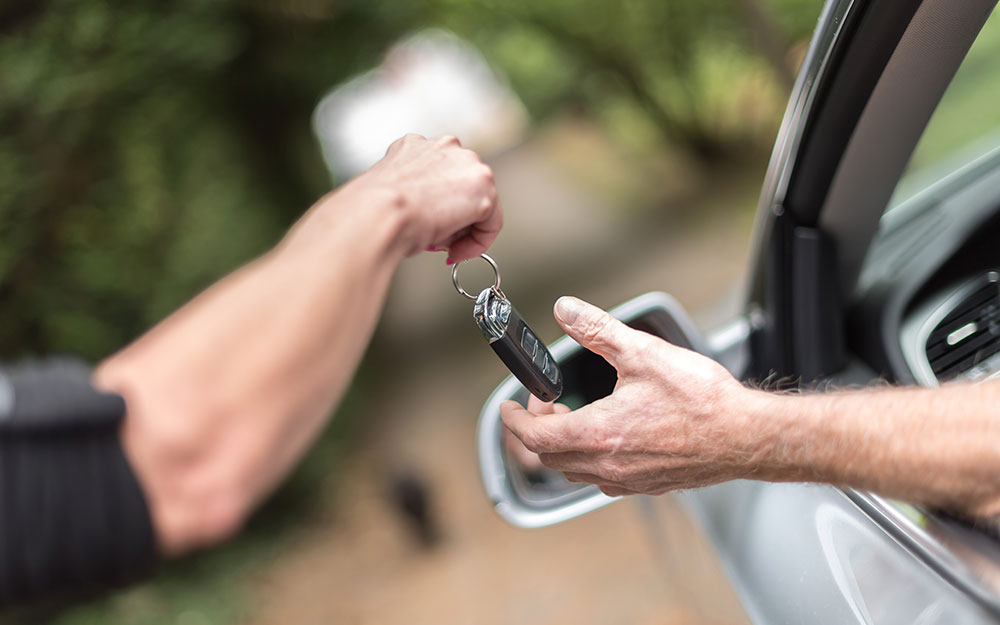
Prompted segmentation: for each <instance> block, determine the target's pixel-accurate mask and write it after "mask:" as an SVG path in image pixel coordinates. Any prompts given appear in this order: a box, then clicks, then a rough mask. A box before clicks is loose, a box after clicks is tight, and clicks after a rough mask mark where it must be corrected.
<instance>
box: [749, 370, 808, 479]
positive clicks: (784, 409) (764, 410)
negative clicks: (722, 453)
mask: <svg viewBox="0 0 1000 625" xmlns="http://www.w3.org/2000/svg"><path fill="white" fill-rule="evenodd" d="M801 399H802V398H801V397H799V396H796V395H789V394H784V393H776V392H772V391H764V390H760V389H752V388H746V387H743V394H742V395H741V396H740V398H739V404H738V405H739V406H740V409H741V410H742V411H743V412H744V413H745V415H746V416H747V419H746V421H745V422H744V424H743V426H744V432H745V433H746V436H747V437H748V438H749V440H748V441H747V443H746V447H747V449H748V450H749V454H748V456H749V457H750V458H752V466H751V467H750V471H751V473H752V474H751V475H750V476H749V477H752V478H753V479H760V480H764V481H768V482H794V481H802V480H814V479H816V475H815V472H816V468H815V467H814V466H812V467H811V466H810V463H809V462H808V459H807V458H805V457H804V452H805V451H806V448H805V447H804V446H803V444H802V442H803V441H809V440H810V436H811V434H810V433H809V430H810V426H809V423H808V416H807V415H805V414H799V411H797V410H796V409H795V404H796V402H797V401H800V400H801ZM813 444H815V441H813Z"/></svg>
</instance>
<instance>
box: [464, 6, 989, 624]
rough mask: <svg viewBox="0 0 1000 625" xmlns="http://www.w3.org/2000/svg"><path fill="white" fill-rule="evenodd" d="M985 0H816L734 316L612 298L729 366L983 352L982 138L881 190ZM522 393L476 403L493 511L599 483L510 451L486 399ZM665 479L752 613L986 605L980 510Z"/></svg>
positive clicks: (568, 358)
mask: <svg viewBox="0 0 1000 625" xmlns="http://www.w3.org/2000/svg"><path fill="white" fill-rule="evenodd" d="M995 6H996V2H995V0H963V1H956V0H868V1H864V0H830V1H829V2H828V3H827V5H826V7H825V9H824V12H823V14H822V16H821V18H820V20H819V23H818V26H817V29H816V31H815V34H814V37H813V40H812V43H811V46H810V49H809V52H808V55H807V57H806V59H805V62H804V64H803V67H802V70H801V72H800V75H799V77H798V81H797V83H796V86H795V89H794V91H793V94H792V97H791V99H790V102H789V105H788V109H787V111H786V115H785V119H784V121H783V123H782V126H781V130H780V131H779V135H778V138H777V141H776V144H775V148H774V153H773V156H772V160H771V164H770V166H769V169H768V173H767V176H766V179H765V181H764V186H763V190H762V194H761V201H760V204H759V208H758V215H757V220H756V224H755V233H754V237H755V244H754V252H753V257H752V259H751V260H750V268H749V273H748V284H747V292H746V293H747V294H746V306H745V309H744V313H743V315H742V316H740V317H739V318H737V319H735V320H733V322H732V323H731V324H729V325H727V326H726V327H725V328H723V329H721V330H720V331H718V332H715V333H711V334H709V335H707V336H702V335H701V334H700V333H699V331H698V330H697V328H696V327H695V326H694V324H693V323H692V322H691V320H690V319H688V318H687V316H686V314H685V313H684V312H683V310H682V309H681V308H680V307H679V306H678V305H677V303H676V302H674V301H673V300H671V299H670V298H669V297H668V296H665V295H663V294H651V295H646V296H643V297H640V298H637V299H636V300H633V301H631V302H628V303H626V304H624V305H623V306H622V307H619V308H618V309H617V310H616V311H615V313H616V314H617V315H618V316H620V317H621V318H623V319H625V320H626V321H629V322H630V323H632V324H633V325H635V326H636V327H640V328H642V329H645V330H647V331H650V332H652V333H654V334H658V335H660V336H662V337H664V338H666V339H667V340H671V341H673V342H677V343H680V344H683V345H685V346H687V347H690V348H692V349H696V350H698V351H702V352H703V353H706V354H709V355H711V356H713V357H715V358H716V359H718V360H719V361H720V362H722V363H723V364H725V365H726V366H727V367H728V368H729V369H730V370H731V371H733V372H734V374H736V375H737V376H739V377H741V378H742V379H744V380H761V379H763V378H772V379H775V378H776V379H787V380H794V381H795V383H796V384H799V385H802V386H812V385H830V384H834V385H843V384H869V383H872V382H875V381H880V380H888V381H890V382H896V383H916V382H919V383H922V384H937V383H939V382H941V381H944V380H946V379H951V378H954V377H966V378H974V379H982V378H985V377H989V376H990V375H993V374H994V373H995V372H996V371H998V370H1000V356H997V357H996V358H993V356H994V354H996V353H998V352H1000V320H998V319H994V318H993V316H991V315H994V312H992V311H994V310H996V311H1000V300H998V297H1000V291H997V289H996V285H997V284H998V282H1000V273H997V272H994V271H992V270H993V269H996V268H998V267H1000V251H998V250H1000V248H998V246H996V245H994V244H993V243H992V242H993V241H995V240H997V236H1000V218H998V217H997V216H998V214H1000V156H998V153H997V152H996V151H992V152H991V151H989V150H988V149H987V150H986V152H985V153H984V154H979V155H977V156H975V157H966V158H964V159H960V161H961V162H960V163H959V166H958V167H957V168H953V169H951V170H949V171H948V173H947V174H946V175H942V176H939V179H937V180H935V181H934V182H933V183H932V184H930V185H928V186H926V187H924V188H922V189H921V190H920V191H919V192H917V193H916V194H913V195H912V196H911V197H907V198H906V200H905V201H901V200H900V197H901V194H902V192H901V189H902V188H903V186H905V185H900V180H901V179H902V178H904V173H906V172H907V165H908V163H909V162H910V161H911V157H912V155H913V153H914V150H915V148H916V146H917V145H918V142H919V141H920V139H921V137H922V136H923V135H924V133H925V129H927V127H928V124H929V123H931V121H932V116H933V115H934V113H935V110H936V109H937V108H938V105H939V102H941V100H942V97H943V96H945V94H946V92H947V90H948V89H949V85H950V84H951V83H952V80H953V78H954V76H955V75H956V72H958V71H959V69H960V67H962V65H963V61H964V60H965V59H966V57H967V53H968V52H969V50H970V47H972V46H973V44H974V43H975V42H976V41H977V37H979V36H980V33H981V31H983V27H984V24H986V23H987V20H988V19H989V18H990V16H991V15H996V12H995ZM996 21H998V20H997V19H994V20H993V22H994V23H995V22H996ZM991 32H992V31H991ZM997 78H998V79H1000V76H997ZM998 84H1000V81H998ZM998 109H1000V105H998ZM998 143H1000V142H998ZM995 145H996V144H994V147H995ZM904 195H905V194H904ZM894 198H895V199H894ZM889 207H892V210H889V211H888V212H887V210H886V209H887V208H889ZM994 306H995V307H994ZM997 314H1000V312H998V313H997ZM953 341H954V343H953ZM967 341H968V342H967ZM552 351H553V354H554V355H555V356H556V357H557V359H559V360H560V362H561V363H565V365H566V366H568V367H569V369H570V373H568V374H567V382H568V383H569V382H570V380H571V378H573V379H577V380H580V382H578V386H579V387H580V388H578V389H577V392H576V398H575V401H579V402H585V401H591V400H593V399H594V398H596V397H600V396H601V395H603V394H606V393H607V392H610V388H611V387H613V383H614V377H613V375H614V374H613V371H612V372H610V373H609V372H608V371H607V370H606V369H602V368H601V364H600V363H599V362H596V361H595V360H594V359H593V358H592V357H591V356H589V355H587V354H586V353H581V352H580V350H579V349H578V348H576V347H575V344H573V343H572V342H571V341H569V340H568V339H565V338H564V339H561V340H560V341H558V342H557V343H556V344H554V346H553V349H552ZM935 362H937V365H935V364H934V363H935ZM523 396H524V393H523V390H521V389H520V388H519V387H518V385H517V383H516V381H512V380H507V381H506V382H505V383H504V384H502V385H501V386H500V387H498V389H497V391H496V392H495V393H494V394H493V396H491V398H490V399H489V400H488V401H487V403H486V405H485V407H484V409H483V413H482V415H481V418H480V430H479V449H480V460H481V467H482V471H483V478H484V484H485V486H486V490H487V493H488V494H489V496H490V497H491V499H493V501H494V502H495V504H496V506H497V510H498V512H500V514H502V515H503V516H505V517H506V518H507V519H508V520H510V521H511V522H513V523H515V524H518V525H522V526H542V525H547V524H551V523H554V522H559V521H562V520H565V519H567V518H571V517H573V516H577V515H579V514H582V513H585V512H587V511H589V510H592V509H594V508H597V507H600V506H602V505H606V504H607V503H609V502H610V501H612V500H611V499H610V498H607V497H604V496H603V495H602V494H601V493H600V492H599V491H596V489H594V488H592V487H578V486H575V485H570V484H568V483H565V482H561V481H560V480H559V477H558V476H552V475H529V474H528V473H526V472H523V471H519V470H518V468H517V466H516V464H515V463H514V462H513V461H512V460H511V459H510V458H509V457H508V455H507V454H506V453H505V451H504V448H503V445H502V444H501V442H500V441H501V440H502V438H503V437H502V431H501V428H502V425H501V424H500V421H499V415H498V410H497V407H498V404H499V402H500V401H501V400H502V399H506V398H509V397H514V398H523ZM679 498H680V501H681V502H682V503H683V505H684V506H685V508H686V509H687V510H688V511H689V513H690V514H691V516H692V517H693V518H694V519H695V520H696V522H697V523H698V524H699V525H700V527H701V528H702V530H703V531H704V532H705V534H706V535H707V536H708V538H709V540H710V541H711V542H712V543H713V545H714V546H715V548H716V549H717V551H718V553H719V556H720V558H721V559H722V561H723V564H724V566H725V568H726V570H727V572H728V574H729V577H730V580H731V581H732V583H733V586H734V587H735V589H736V591H737V593H738V594H739V596H740V598H741V601H742V603H743V605H744V607H745V609H746V611H747V613H748V615H749V616H750V618H751V619H752V620H753V621H754V622H757V623H783V622H811V623H827V622H829V623H845V622H846V623H850V622H857V623H914V622H920V623H957V622H962V623H987V622H989V623H992V622H998V621H1000V549H998V548H997V543H996V542H995V541H993V540H992V539H990V538H989V537H988V536H986V534H985V533H984V532H983V531H981V528H978V529H977V528H971V527H969V526H968V525H967V524H963V523H962V522H959V521H955V520H951V519H946V518H942V517H940V516H939V515H935V514H933V513H931V512H928V511H925V510H921V509H919V508H916V507H912V506H907V505H905V504H902V503H899V502H893V501H889V500H886V499H884V498H881V497H878V496H875V495H872V494H869V493H862V492H856V491H851V490H841V489H837V488H834V487H828V486H808V485H801V484H766V483H761V482H748V481H739V482H732V483H728V484H723V485H719V486H714V487H710V488H704V489H699V490H697V491H691V492H687V493H684V494H682V495H680V496H679Z"/></svg>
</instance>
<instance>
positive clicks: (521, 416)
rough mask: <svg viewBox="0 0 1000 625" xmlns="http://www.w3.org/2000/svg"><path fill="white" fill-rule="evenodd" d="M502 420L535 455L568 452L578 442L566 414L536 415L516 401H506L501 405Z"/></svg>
mask: <svg viewBox="0 0 1000 625" xmlns="http://www.w3.org/2000/svg"><path fill="white" fill-rule="evenodd" d="M500 418H501V419H503V422H504V425H506V426H507V429H509V430H510V431H511V432H513V433H514V435H515V436H517V437H518V438H519V439H521V442H522V443H524V446H525V447H527V448H528V449H529V450H531V451H533V452H535V453H552V452H557V451H568V450H570V449H572V447H573V445H574V442H575V440H576V437H575V433H574V432H572V430H571V428H570V427H569V426H568V422H567V419H566V416H565V414H536V413H534V412H531V411H530V410H526V409H524V408H522V407H521V405H520V404H518V403H517V402H516V401H505V402H503V403H502V404H500Z"/></svg>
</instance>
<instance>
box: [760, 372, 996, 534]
mask: <svg viewBox="0 0 1000 625" xmlns="http://www.w3.org/2000/svg"><path fill="white" fill-rule="evenodd" d="M754 393H755V394H757V395H756V398H757V400H759V401H758V402H757V403H756V404H754V405H755V406H756V410H757V412H758V415H757V418H758V419H757V420H758V422H760V423H762V424H764V425H763V428H764V432H765V438H766V439H769V442H768V444H767V448H768V449H769V452H768V453H766V454H765V457H766V458H767V459H768V460H765V461H764V462H762V469H761V471H762V472H763V473H771V475H772V477H773V478H774V479H778V480H808V481H821V482H829V483H833V484H838V485H842V486H850V487H855V488H861V489H865V490H871V491H874V492H878V493H880V494H884V495H887V496H890V497H897V498H900V499H905V500H909V501H914V502H919V503H924V504H927V505H932V506H938V507H942V508H948V509H952V510H956V511H961V512H964V513H967V514H971V515H975V516H991V515H995V514H1000V409H998V406H1000V384H998V383H997V382H992V383H986V384H979V385H972V384H953V385H947V386H945V387H942V388H939V389H925V388H894V389H886V388H880V389H872V390H864V391H843V392H836V391H835V392H829V393H817V394H811V395H801V396H796V395H775V394H766V395H765V394H764V393H763V392H760V391H754Z"/></svg>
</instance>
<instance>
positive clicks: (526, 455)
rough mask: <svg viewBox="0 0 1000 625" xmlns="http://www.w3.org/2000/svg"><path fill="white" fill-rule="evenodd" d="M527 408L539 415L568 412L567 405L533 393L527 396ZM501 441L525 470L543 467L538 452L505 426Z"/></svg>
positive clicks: (510, 455)
mask: <svg viewBox="0 0 1000 625" xmlns="http://www.w3.org/2000/svg"><path fill="white" fill-rule="evenodd" d="M528 410H530V411H531V412H533V413H534V414H539V415H542V414H566V413H567V412H569V406H567V405H565V404H556V403H553V402H543V401H542V400H540V399H538V398H537V397H535V396H534V395H530V396H529V398H528ZM503 442H504V447H505V448H506V449H507V455H508V456H509V457H511V458H513V459H514V460H515V461H516V462H517V463H518V464H520V465H521V468H522V469H524V470H525V471H527V472H529V473H530V472H532V471H538V470H540V469H542V468H544V465H543V464H542V461H541V459H539V457H538V454H536V453H535V452H533V451H531V450H529V449H528V448H527V447H525V446H524V443H522V442H521V439H519V438H518V437H516V436H514V433H513V432H511V431H510V430H509V429H507V428H504V430H503Z"/></svg>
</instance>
